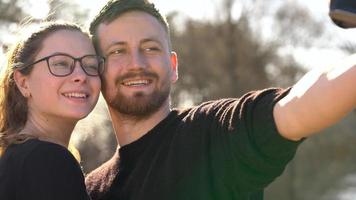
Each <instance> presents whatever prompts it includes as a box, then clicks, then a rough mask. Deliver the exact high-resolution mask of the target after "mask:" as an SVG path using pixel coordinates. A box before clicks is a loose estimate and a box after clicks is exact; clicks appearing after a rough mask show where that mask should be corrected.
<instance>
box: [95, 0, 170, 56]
mask: <svg viewBox="0 0 356 200" xmlns="http://www.w3.org/2000/svg"><path fill="white" fill-rule="evenodd" d="M134 10H138V11H143V12H146V13H148V14H150V15H151V16H153V17H154V18H156V19H157V20H158V22H159V23H160V24H162V26H163V28H164V30H165V31H166V33H167V36H168V42H169V44H168V45H169V47H171V44H170V36H169V26H168V23H167V21H166V19H165V17H164V16H162V15H161V13H160V12H159V10H158V9H157V8H156V7H155V5H154V4H153V3H150V2H148V0H109V1H108V3H107V4H106V5H105V6H104V7H103V8H102V9H101V10H100V12H99V14H98V15H96V16H95V17H94V19H93V20H92V22H91V23H90V28H89V31H90V34H91V35H92V36H93V43H94V46H95V48H96V49H97V51H99V52H100V49H99V40H98V35H97V30H98V27H99V25H100V24H102V23H106V24H108V23H110V22H112V21H114V20H115V19H116V18H118V17H119V16H120V15H121V14H123V13H125V12H128V11H134Z"/></svg>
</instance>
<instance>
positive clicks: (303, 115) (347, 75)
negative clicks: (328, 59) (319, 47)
mask: <svg viewBox="0 0 356 200" xmlns="http://www.w3.org/2000/svg"><path fill="white" fill-rule="evenodd" d="M355 105H356V54H355V55H352V56H350V57H349V58H347V59H346V60H344V61H342V62H340V63H338V64H335V65H333V66H332V67H331V68H329V69H327V70H324V71H321V70H312V71H310V72H308V73H307V74H306V75H305V76H304V77H303V78H302V79H301V80H299V81H298V82H297V83H296V84H295V85H294V86H293V88H292V90H291V91H290V93H289V94H288V95H287V96H285V97H284V98H283V99H281V100H280V101H279V102H278V103H277V104H276V105H275V107H274V110H273V114H274V118H275V121H276V126H277V129H278V131H279V133H280V134H281V135H282V136H283V137H285V138H287V139H290V140H300V139H301V138H303V137H307V136H310V135H312V134H313V133H316V132H318V131H320V130H322V129H324V128H326V127H328V126H331V125H333V124H335V123H336V122H337V121H339V120H340V119H341V118H343V117H344V116H345V115H346V114H348V113H349V112H350V111H352V110H353V109H354V107H355Z"/></svg>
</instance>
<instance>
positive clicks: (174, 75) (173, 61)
mask: <svg viewBox="0 0 356 200" xmlns="http://www.w3.org/2000/svg"><path fill="white" fill-rule="evenodd" d="M171 66H172V72H173V73H172V77H171V82H172V83H175V82H176V81H177V80H178V56H177V53H176V52H174V51H172V52H171Z"/></svg>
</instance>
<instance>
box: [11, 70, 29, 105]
mask: <svg viewBox="0 0 356 200" xmlns="http://www.w3.org/2000/svg"><path fill="white" fill-rule="evenodd" d="M14 80H15V83H16V86H17V88H18V89H19V90H20V92H21V94H22V96H24V97H25V98H28V97H30V96H31V92H30V87H29V83H28V76H26V75H23V74H22V73H21V72H20V71H19V70H15V71H14Z"/></svg>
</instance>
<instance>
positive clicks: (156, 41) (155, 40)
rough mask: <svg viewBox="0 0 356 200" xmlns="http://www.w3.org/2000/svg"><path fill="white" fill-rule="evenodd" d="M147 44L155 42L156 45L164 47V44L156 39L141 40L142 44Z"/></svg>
mask: <svg viewBox="0 0 356 200" xmlns="http://www.w3.org/2000/svg"><path fill="white" fill-rule="evenodd" d="M146 42H155V43H158V44H160V45H162V42H161V41H160V40H158V39H156V38H145V39H143V40H141V43H146Z"/></svg>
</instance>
